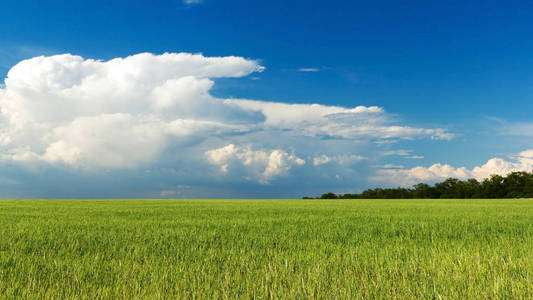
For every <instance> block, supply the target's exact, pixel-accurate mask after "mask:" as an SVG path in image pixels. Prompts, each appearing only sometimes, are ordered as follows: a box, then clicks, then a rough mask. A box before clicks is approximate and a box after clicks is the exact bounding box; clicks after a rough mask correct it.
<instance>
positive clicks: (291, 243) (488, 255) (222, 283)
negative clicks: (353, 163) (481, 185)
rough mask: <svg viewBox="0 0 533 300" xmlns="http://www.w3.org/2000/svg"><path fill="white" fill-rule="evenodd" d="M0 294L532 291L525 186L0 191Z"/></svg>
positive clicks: (468, 294)
mask: <svg viewBox="0 0 533 300" xmlns="http://www.w3.org/2000/svg"><path fill="white" fill-rule="evenodd" d="M0 295H1V297H2V298H9V299H12V298H56V299H57V298H79V299H83V298H86V299H95V298H127V299H131V298H162V299H163V298H164V299H168V298H188V299H189V298H258V299H265V298H285V299H287V298H302V299H306V298H335V297H336V298H373V297H379V298H425V299H428V298H437V299H438V298H439V297H440V298H443V299H459V298H477V299H479V298H515V299H516V298H531V297H533V200H528V199H506V200H488V199H483V200H471V199H469V200H428V199H425V200H0Z"/></svg>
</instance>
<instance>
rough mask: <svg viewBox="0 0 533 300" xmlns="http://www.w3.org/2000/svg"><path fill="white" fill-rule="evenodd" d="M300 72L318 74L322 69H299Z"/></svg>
mask: <svg viewBox="0 0 533 300" xmlns="http://www.w3.org/2000/svg"><path fill="white" fill-rule="evenodd" d="M298 71H300V72H318V71H320V69H318V68H300V69H298Z"/></svg>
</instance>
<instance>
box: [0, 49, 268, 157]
mask: <svg viewBox="0 0 533 300" xmlns="http://www.w3.org/2000/svg"><path fill="white" fill-rule="evenodd" d="M262 70H263V67H261V66H260V65H258V64H257V62H256V61H253V60H246V59H243V58H240V57H231V56H230V57H204V56H202V55H199V54H197V55H193V54H187V53H179V54H172V53H165V54H162V55H153V54H148V53H143V54H138V55H134V56H129V57H126V58H117V59H113V60H110V61H105V62H104V61H98V60H91V59H88V60H84V59H83V58H81V57H79V56H73V55H69V54H65V55H56V56H51V57H36V58H33V59H29V60H24V61H22V62H20V63H19V64H17V65H16V66H14V67H13V68H12V69H11V70H10V71H9V73H8V77H7V79H6V80H5V82H6V87H5V88H4V89H2V90H0V107H1V112H2V121H3V128H2V129H1V131H0V143H1V144H2V145H3V146H4V147H5V151H4V155H3V157H4V158H5V157H6V155H7V156H9V153H13V152H15V153H14V154H13V155H12V158H13V159H15V160H35V159H41V160H43V161H46V162H48V163H58V162H60V163H66V164H69V165H75V166H91V167H107V168H122V167H128V168H131V167H136V166H138V165H140V164H142V163H148V162H152V161H155V160H157V159H158V156H159V155H160V154H161V153H162V152H163V150H164V148H165V145H166V144H168V143H169V142H171V140H172V139H177V138H179V137H184V136H190V135H201V136H203V137H207V136H209V134H210V133H213V134H220V133H221V132H236V133H242V132H243V131H246V130H248V127H245V126H243V125H242V124H234V123H235V122H234V121H233V120H232V119H233V118H234V117H237V118H238V120H237V123H246V122H248V123H250V122H252V123H253V122H254V121H255V120H256V119H257V120H262V116H260V115H258V114H256V113H254V112H249V111H248V112H247V111H244V110H242V109H239V108H237V107H235V106H233V107H232V106H229V105H225V104H224V103H222V102H221V101H219V100H217V99H215V98H213V97H212V96H210V95H209V93H208V91H209V89H210V88H211V87H212V85H213V82H212V81H211V79H210V78H217V77H240V76H245V75H247V74H250V73H252V72H258V71H262ZM21 146H24V151H22V152H21V150H20V149H19V148H20V147H21ZM13 149H17V151H14V150H13Z"/></svg>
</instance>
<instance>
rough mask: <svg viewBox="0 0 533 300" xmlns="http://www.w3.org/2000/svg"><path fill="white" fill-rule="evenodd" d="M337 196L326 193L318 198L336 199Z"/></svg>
mask: <svg viewBox="0 0 533 300" xmlns="http://www.w3.org/2000/svg"><path fill="white" fill-rule="evenodd" d="M337 198H338V197H337V195H335V194H334V193H326V194H323V195H322V196H320V199H337Z"/></svg>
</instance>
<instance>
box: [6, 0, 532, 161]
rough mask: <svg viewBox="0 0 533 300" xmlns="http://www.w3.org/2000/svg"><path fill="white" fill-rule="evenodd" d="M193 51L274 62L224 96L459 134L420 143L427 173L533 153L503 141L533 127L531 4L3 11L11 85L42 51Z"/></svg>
mask: <svg viewBox="0 0 533 300" xmlns="http://www.w3.org/2000/svg"><path fill="white" fill-rule="evenodd" d="M182 51H184V52H192V53H203V54H204V55H206V56H226V55H236V56H242V57H246V58H253V59H259V60H260V61H261V64H262V65H263V66H265V67H266V70H265V71H264V72H263V73H260V74H256V75H254V76H255V77H258V78H239V79H220V80H217V84H216V85H215V87H214V88H213V90H212V94H213V95H215V96H219V97H236V98H248V99H261V100H268V101H283V102H289V103H311V102H312V103H321V104H326V105H340V106H345V107H353V106H356V105H367V106H371V105H376V106H380V107H384V108H385V109H386V110H387V111H388V112H390V113H392V114H395V115H396V118H398V119H400V120H403V122H404V123H406V124H408V125H411V126H424V127H445V128H448V129H449V130H450V131H452V132H455V133H458V134H459V137H458V138H457V139H454V140H452V141H449V142H437V144H435V143H430V142H419V143H418V145H417V147H418V148H417V149H420V151H421V152H425V153H424V154H425V159H424V160H423V161H422V162H424V163H427V164H430V163H435V162H438V161H440V162H447V163H451V164H456V165H465V166H469V167H471V166H473V165H476V164H480V163H483V162H484V161H486V160H487V159H488V158H490V157H492V156H494V155H496V154H499V153H515V152H518V151H521V150H523V149H526V148H528V147H533V142H531V139H530V138H520V137H515V138H513V137H508V136H496V137H495V134H494V132H492V130H496V129H494V127H495V126H496V127H498V126H500V125H501V124H502V123H503V124H509V123H519V122H528V121H530V120H531V113H532V109H531V104H530V103H531V95H532V94H533V55H532V53H533V2H531V1H455V0H448V1H425V0H424V1H422V0H420V1H385V0H373V1H370V0H369V1H309V0H306V1H287V0H284V1H281V0H269V1H249V0H246V1H244V0H233V1H232V0H226V1H222V0H205V1H202V3H196V4H185V3H184V2H183V1H181V0H154V1H137V0H128V1H122V0H120V1H119V0H117V1H76V0H69V1H34V0H17V1H13V0H4V1H2V5H1V7H0V76H1V77H2V78H4V77H5V76H6V73H7V71H8V70H9V69H10V68H11V67H12V66H13V65H14V64H16V63H17V62H18V61H20V60H21V59H24V58H29V57H33V56H37V55H49V54H57V53H72V54H76V55H81V56H83V57H84V58H96V59H103V60H107V59H112V58H115V57H124V56H127V55H131V54H135V53H139V52H152V53H163V52H182ZM300 68H316V69H318V72H300V71H298V70H299V69H300ZM253 79H258V80H253ZM458 152H462V155H458ZM420 162H421V161H417V163H420Z"/></svg>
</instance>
